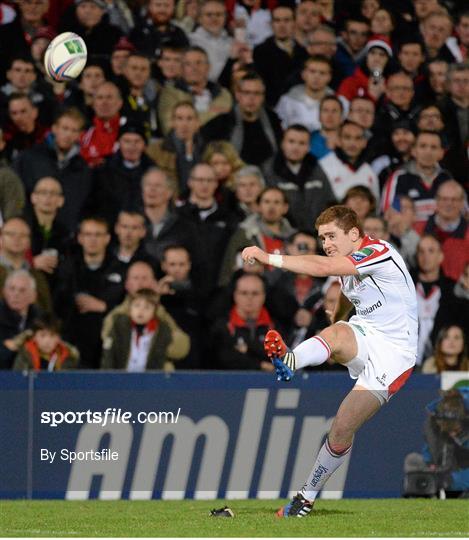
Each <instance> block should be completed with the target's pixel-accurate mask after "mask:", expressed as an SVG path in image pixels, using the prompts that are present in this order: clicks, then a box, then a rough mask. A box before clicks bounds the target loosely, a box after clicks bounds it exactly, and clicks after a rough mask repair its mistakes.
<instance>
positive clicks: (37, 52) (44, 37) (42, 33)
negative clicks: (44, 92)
mask: <svg viewBox="0 0 469 540" xmlns="http://www.w3.org/2000/svg"><path fill="white" fill-rule="evenodd" d="M56 35H57V33H56V32H55V30H54V29H53V28H51V27H50V26H43V27H41V28H38V30H37V32H36V33H35V34H34V36H33V38H32V41H31V56H32V57H33V60H34V66H35V68H36V70H37V71H38V72H39V73H41V74H42V75H43V76H44V75H45V74H46V70H45V68H44V54H45V52H46V49H47V47H48V46H49V43H50V42H51V41H52V40H53V39H54V38H55V36H56Z"/></svg>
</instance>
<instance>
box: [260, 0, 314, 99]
mask: <svg viewBox="0 0 469 540" xmlns="http://www.w3.org/2000/svg"><path fill="white" fill-rule="evenodd" d="M272 31H273V36H271V37H269V38H267V39H266V40H265V41H264V42H263V43H261V44H260V45H258V46H257V47H256V48H255V49H254V51H253V59H254V65H255V66H256V69H257V71H258V73H259V75H260V76H261V77H262V78H263V80H264V83H265V86H266V102H267V104H268V105H269V106H271V107H275V105H276V103H277V101H278V99H279V97H280V95H281V94H282V93H283V92H284V91H285V82H286V80H287V79H288V77H289V76H290V75H291V74H292V73H293V72H294V71H295V70H297V69H298V68H300V67H301V66H302V65H303V63H304V61H305V60H306V58H307V56H308V55H307V53H306V50H305V49H304V48H303V47H302V46H301V45H300V44H299V43H297V42H296V40H295V39H294V37H293V36H294V33H295V16H294V13H293V9H292V8H290V7H288V6H282V5H279V6H277V7H276V8H275V9H273V10H272ZM273 59H275V61H273Z"/></svg>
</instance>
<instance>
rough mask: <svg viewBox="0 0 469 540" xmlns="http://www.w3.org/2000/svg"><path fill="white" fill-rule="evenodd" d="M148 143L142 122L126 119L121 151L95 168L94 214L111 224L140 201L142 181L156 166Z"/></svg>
mask: <svg viewBox="0 0 469 540" xmlns="http://www.w3.org/2000/svg"><path fill="white" fill-rule="evenodd" d="M146 146H147V141H146V136H145V130H144V127H143V125H141V124H137V123H135V122H126V123H125V124H124V125H123V126H121V128H120V130H119V150H117V151H116V152H115V153H114V154H112V155H111V156H109V157H108V158H106V161H105V163H104V164H103V165H102V166H101V167H99V168H97V169H96V170H95V173H94V195H93V197H92V201H91V202H90V205H91V206H92V210H93V211H94V213H96V214H98V215H100V216H102V217H104V218H105V219H106V221H107V222H108V223H109V224H110V225H111V226H112V225H113V224H114V223H115V222H116V219H117V215H118V213H119V212H120V211H121V210H123V209H126V208H130V207H131V206H135V205H136V203H137V201H139V199H140V180H141V178H142V176H143V174H145V172H146V171H147V170H148V169H149V168H150V167H153V166H154V165H155V163H154V162H153V160H152V159H150V158H149V157H148V156H147V155H146V154H145V149H146Z"/></svg>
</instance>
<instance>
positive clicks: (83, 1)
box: [60, 0, 122, 56]
mask: <svg viewBox="0 0 469 540" xmlns="http://www.w3.org/2000/svg"><path fill="white" fill-rule="evenodd" d="M107 5H108V3H107V2H106V1H105V0H75V6H72V7H71V8H70V10H69V12H68V13H66V14H65V15H64V17H63V19H62V24H61V26H60V32H75V34H78V35H79V36H81V37H82V38H83V39H84V40H85V43H86V48H87V49H88V55H90V56H91V55H109V56H110V55H111V53H112V51H113V49H114V45H115V44H116V43H117V42H118V41H119V38H120V37H121V35H122V32H121V30H120V29H119V28H118V27H117V26H114V25H113V24H110V23H109V22H108V17H107V15H106V9H107Z"/></svg>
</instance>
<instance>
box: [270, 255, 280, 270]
mask: <svg viewBox="0 0 469 540" xmlns="http://www.w3.org/2000/svg"><path fill="white" fill-rule="evenodd" d="M269 265H270V266H275V267H276V268H282V266H283V256H282V255H269Z"/></svg>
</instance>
